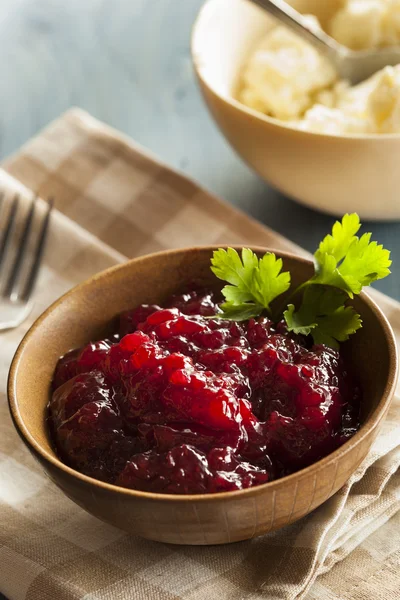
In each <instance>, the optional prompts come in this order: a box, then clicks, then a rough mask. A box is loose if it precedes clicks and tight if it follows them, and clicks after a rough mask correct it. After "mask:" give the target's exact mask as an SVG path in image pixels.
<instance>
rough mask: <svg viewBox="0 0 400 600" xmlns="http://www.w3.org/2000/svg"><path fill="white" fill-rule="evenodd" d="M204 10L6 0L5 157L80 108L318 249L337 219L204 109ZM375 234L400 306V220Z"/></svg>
mask: <svg viewBox="0 0 400 600" xmlns="http://www.w3.org/2000/svg"><path fill="white" fill-rule="evenodd" d="M202 3H203V0H85V1H82V0H68V2H65V0H1V3H0V36H1V40H2V52H1V58H0V81H1V88H0V89H1V92H0V156H3V157H4V156H6V155H7V154H9V153H11V152H13V151H15V150H16V149H18V147H19V146H20V145H21V144H22V143H23V142H24V141H25V140H27V139H28V138H29V137H30V136H32V135H33V134H35V133H36V132H37V131H38V130H39V129H40V128H41V127H43V126H44V125H46V123H48V122H49V121H50V120H51V119H54V118H56V117H57V116H58V115H59V114H60V113H61V112H63V111H64V110H66V109H67V108H69V107H70V106H71V105H76V106H80V107H82V108H84V109H86V110H88V111H89V112H91V113H92V114H93V115H95V116H96V117H98V118H99V119H102V120H104V121H106V122H107V123H109V124H111V125H113V126H114V127H117V128H118V129H120V130H121V131H124V132H125V133H127V134H129V135H130V136H132V137H133V138H134V139H135V140H137V141H138V142H140V143H141V144H143V145H144V146H147V147H148V148H150V149H151V150H152V151H153V152H154V153H156V154H158V155H159V156H160V157H161V158H162V159H164V160H165V161H166V162H167V163H169V164H171V165H172V166H174V167H178V168H179V169H181V170H182V171H184V172H186V173H187V174H188V175H190V176H192V177H194V178H195V179H197V180H198V181H200V182H201V184H203V185H204V186H206V187H207V188H208V189H210V190H212V191H213V192H216V193H218V194H219V195H220V196H222V197H223V198H225V199H226V200H228V201H229V202H232V203H233V204H236V205H238V206H240V207H241V208H242V209H243V210H245V211H246V212H248V213H250V214H251V215H253V216H254V217H256V218H257V219H259V220H260V221H262V222H264V223H267V224H268V225H270V226H271V227H273V228H274V229H276V230H277V231H280V232H281V233H283V234H284V235H286V236H287V237H289V238H291V239H292V240H294V241H295V242H297V243H298V244H300V245H302V246H303V247H305V248H307V249H309V250H312V249H313V248H314V247H315V245H316V243H317V242H318V240H319V239H320V238H321V236H322V235H323V234H324V233H325V232H326V230H327V229H328V227H329V226H330V225H331V223H332V219H331V218H330V217H328V216H325V215H322V214H319V213H316V212H314V211H312V210H309V209H307V208H304V207H302V206H300V205H298V204H296V203H294V202H292V201H291V200H289V199H287V198H285V197H284V196H282V195H281V194H280V193H278V192H276V191H274V190H272V189H271V188H269V187H268V186H267V185H266V184H265V183H264V182H263V181H261V180H260V179H259V178H258V177H257V175H255V174H254V173H252V172H251V171H250V170H249V169H248V168H247V167H246V166H245V165H244V164H243V163H242V162H241V160H240V159H239V158H238V157H237V156H236V155H235V154H234V153H233V151H232V150H231V149H230V147H229V146H228V144H227V143H226V142H225V140H224V139H223V138H222V136H221V134H220V133H219V131H218V130H217V128H216V127H215V125H214V123H213V122H212V120H211V118H210V116H209V114H208V112H207V110H206V108H205V106H204V104H203V101H202V99H201V97H200V94H199V91H198V89H197V87H196V84H195V81H194V77H193V71H192V66H191V60H190V50H189V39H190V30H191V26H192V23H193V21H194V19H195V16H196V14H197V12H198V10H199V8H200V6H201V5H202ZM399 199H400V192H399ZM378 201H379V199H378ZM367 227H368V229H369V230H372V231H373V234H374V236H375V237H376V238H377V239H378V240H379V241H380V242H382V243H384V244H385V245H386V246H387V247H389V248H391V249H392V250H393V258H394V266H393V275H392V277H391V278H389V279H387V280H385V281H383V282H381V283H380V284H378V286H377V287H379V288H380V289H382V290H383V291H385V292H386V293H388V294H390V295H391V296H394V297H395V298H397V299H399V300H400V261H399V262H398V263H397V260H396V259H397V257H398V256H399V254H400V252H399V250H400V223H386V224H384V223H370V224H368V225H367ZM396 263H397V264H396Z"/></svg>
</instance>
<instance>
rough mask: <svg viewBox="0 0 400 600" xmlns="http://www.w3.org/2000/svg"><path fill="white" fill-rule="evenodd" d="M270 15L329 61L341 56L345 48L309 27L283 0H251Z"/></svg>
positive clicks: (336, 59) (334, 60)
mask: <svg viewBox="0 0 400 600" xmlns="http://www.w3.org/2000/svg"><path fill="white" fill-rule="evenodd" d="M251 2H253V4H257V5H258V6H260V7H261V8H263V9H264V10H266V11H267V12H268V13H269V14H270V15H272V16H273V17H275V18H276V19H278V20H279V21H281V22H282V23H284V24H285V25H287V26H289V27H290V28H291V29H292V30H293V31H295V32H296V33H297V34H298V35H300V36H301V37H302V38H303V39H304V40H306V41H307V42H309V43H310V44H312V45H313V46H314V47H315V48H316V49H317V50H319V51H320V52H322V53H323V54H325V55H326V56H327V57H328V58H330V60H331V61H333V62H334V63H337V62H338V60H340V58H339V57H343V53H345V52H346V49H345V48H344V46H342V45H341V44H338V43H337V42H336V41H335V40H334V39H333V38H331V37H330V36H329V35H327V34H326V33H325V32H324V31H322V30H321V29H314V28H312V27H310V24H309V23H308V22H307V19H305V18H304V17H303V15H301V14H300V13H299V12H297V10H295V9H294V8H292V7H291V6H290V5H289V4H288V3H287V2H284V1H283V0H251Z"/></svg>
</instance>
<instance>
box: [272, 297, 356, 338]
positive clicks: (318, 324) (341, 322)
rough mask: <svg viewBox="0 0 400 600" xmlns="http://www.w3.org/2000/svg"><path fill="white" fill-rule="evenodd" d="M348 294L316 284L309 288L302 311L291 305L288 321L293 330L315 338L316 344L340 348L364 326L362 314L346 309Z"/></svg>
mask: <svg viewBox="0 0 400 600" xmlns="http://www.w3.org/2000/svg"><path fill="white" fill-rule="evenodd" d="M346 298H347V295H346V293H345V292H343V291H342V290H339V289H336V288H330V287H325V286H321V285H312V286H309V287H307V288H306V289H305V291H304V295H303V299H302V303H301V305H300V308H299V309H298V310H297V311H296V309H295V307H294V305H293V304H289V306H288V308H287V310H286V311H285V312H284V318H285V321H286V324H287V326H288V329H289V331H293V332H294V333H297V334H302V335H309V334H311V336H312V337H313V340H314V343H315V344H326V345H327V346H330V347H332V348H338V347H339V344H338V342H344V341H345V340H347V339H348V338H349V336H350V335H351V334H352V333H355V332H356V331H357V329H359V328H360V327H361V318H360V315H359V314H358V313H357V312H356V311H355V310H354V309H353V308H352V307H351V306H345V304H344V303H345V301H346Z"/></svg>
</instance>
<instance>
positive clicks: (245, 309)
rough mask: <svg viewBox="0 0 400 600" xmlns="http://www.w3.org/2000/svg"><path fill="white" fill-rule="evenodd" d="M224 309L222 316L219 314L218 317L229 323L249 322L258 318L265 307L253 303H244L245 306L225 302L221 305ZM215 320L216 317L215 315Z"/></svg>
mask: <svg viewBox="0 0 400 600" xmlns="http://www.w3.org/2000/svg"><path fill="white" fill-rule="evenodd" d="M220 308H221V309H222V311H223V312H222V313H221V314H217V315H216V317H219V318H221V319H228V320H229V321H247V320H248V319H251V318H254V317H258V316H259V315H260V314H261V313H262V311H263V307H262V306H260V305H259V304H254V303H253V302H244V303H243V304H230V303H229V302H225V303H224V304H221V305H220ZM213 318H215V317H214V315H213Z"/></svg>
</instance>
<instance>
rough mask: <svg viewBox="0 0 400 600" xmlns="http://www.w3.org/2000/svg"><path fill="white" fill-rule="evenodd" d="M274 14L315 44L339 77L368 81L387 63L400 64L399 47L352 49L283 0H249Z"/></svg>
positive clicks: (353, 81)
mask: <svg viewBox="0 0 400 600" xmlns="http://www.w3.org/2000/svg"><path fill="white" fill-rule="evenodd" d="M250 1H251V2H253V4H257V5H258V6H261V8H263V9H264V10H266V11H267V12H268V13H270V14H271V15H272V16H273V17H275V18H277V19H279V21H281V22H282V23H284V24H285V25H288V26H289V27H290V28H291V29H292V30H293V31H295V32H296V33H297V34H298V35H300V36H301V37H302V38H303V39H304V40H306V41H307V42H309V43H310V44H312V45H313V46H314V47H315V48H316V49H317V50H319V52H321V53H323V54H324V55H325V56H326V57H327V58H329V60H330V61H331V62H332V63H333V64H334V66H335V68H336V70H337V72H338V74H339V76H340V77H341V78H342V79H347V80H349V81H350V83H352V84H353V85H354V84H356V83H359V82H360V81H365V79H368V77H370V76H371V75H373V74H374V73H376V72H377V71H379V70H380V69H383V67H386V66H388V65H397V64H398V63H400V47H398V46H391V47H389V48H382V49H379V50H376V49H374V50H359V51H354V50H349V49H348V48H346V47H345V46H342V45H341V44H339V43H338V42H336V41H335V40H334V39H333V38H331V37H330V36H329V35H328V34H327V33H325V32H324V31H322V30H321V29H314V28H312V27H310V24H309V23H308V22H307V19H305V18H304V17H303V15H301V14H300V13H299V12H297V10H295V9H294V8H292V7H291V6H290V5H289V4H287V2H284V1H283V0H250Z"/></svg>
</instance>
